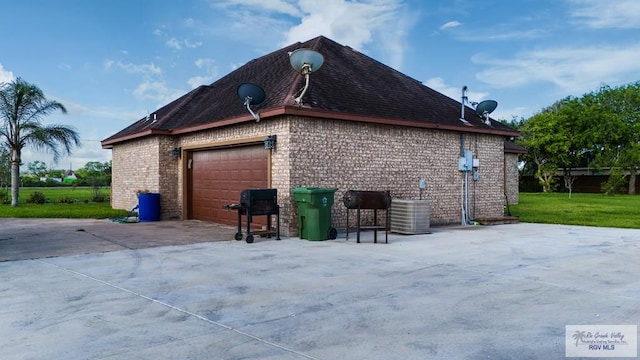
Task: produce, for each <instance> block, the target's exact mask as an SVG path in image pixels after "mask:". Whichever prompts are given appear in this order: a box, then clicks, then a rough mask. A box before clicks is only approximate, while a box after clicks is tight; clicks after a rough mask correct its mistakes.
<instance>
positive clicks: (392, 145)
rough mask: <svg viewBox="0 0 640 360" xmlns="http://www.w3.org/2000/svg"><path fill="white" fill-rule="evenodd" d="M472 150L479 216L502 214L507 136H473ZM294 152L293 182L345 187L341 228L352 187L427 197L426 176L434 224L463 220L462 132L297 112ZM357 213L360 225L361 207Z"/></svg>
mask: <svg viewBox="0 0 640 360" xmlns="http://www.w3.org/2000/svg"><path fill="white" fill-rule="evenodd" d="M465 149H466V150H472V151H473V152H474V155H475V156H476V157H478V158H479V160H480V167H479V175H480V179H479V181H477V182H473V181H472V180H471V176H470V181H469V183H470V205H471V206H470V208H471V209H470V213H471V215H472V217H474V218H481V217H495V216H502V213H503V198H504V196H503V191H504V190H503V189H504V184H503V179H504V175H503V167H504V165H503V164H504V153H503V138H502V137H500V136H489V135H479V134H466V135H465ZM290 150H291V188H295V187H298V186H311V187H313V186H318V187H336V188H338V191H337V192H336V195H335V205H334V207H333V220H332V221H333V223H334V226H335V227H338V228H344V227H345V226H346V211H347V210H346V208H345V207H344V205H343V204H342V197H343V195H344V193H345V191H347V190H390V191H391V196H392V198H398V199H419V187H418V183H419V179H421V178H424V179H426V180H427V189H426V191H425V192H424V193H423V198H424V199H429V200H431V223H432V224H434V225H441V224H451V223H458V222H460V221H461V203H462V195H463V192H462V189H463V173H461V172H460V171H458V158H459V156H460V134H459V133H456V132H451V131H440V130H432V129H418V128H407V127H400V126H391V125H377V124H363V123H356V122H347V121H335V120H321V119H305V118H296V119H293V120H292V123H291V139H290ZM474 204H475V205H474ZM367 213H368V214H369V218H368V219H365V220H366V221H371V219H372V215H371V214H372V212H371V211H368V212H367ZM292 215H293V214H292ZM350 216H351V219H352V220H351V221H352V224H354V222H353V219H354V217H355V211H352V214H351V215H350ZM293 220H294V219H292V221H293ZM380 220H381V221H384V217H380Z"/></svg>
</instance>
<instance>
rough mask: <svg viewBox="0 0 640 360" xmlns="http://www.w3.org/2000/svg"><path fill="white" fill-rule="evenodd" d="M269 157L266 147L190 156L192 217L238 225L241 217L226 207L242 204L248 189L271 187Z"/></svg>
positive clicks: (188, 189)
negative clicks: (242, 198)
mask: <svg viewBox="0 0 640 360" xmlns="http://www.w3.org/2000/svg"><path fill="white" fill-rule="evenodd" d="M268 155H269V151H267V150H265V149H264V146H263V145H257V146H256V145H252V146H242V147H233V148H223V149H215V150H203V151H193V152H190V153H188V157H187V161H188V163H187V167H188V169H187V174H188V179H187V192H188V201H189V202H188V217H189V218H190V219H198V220H204V221H212V222H216V223H221V224H230V225H235V224H237V222H238V213H237V212H236V211H231V210H224V209H223V208H222V207H223V206H224V205H227V204H232V203H238V201H239V200H240V192H241V191H242V190H244V189H251V188H253V189H259V188H266V187H268V181H269V180H268V179H269V172H268V171H269V169H268ZM189 162H190V163H191V164H190V166H189ZM189 167H190V168H189Z"/></svg>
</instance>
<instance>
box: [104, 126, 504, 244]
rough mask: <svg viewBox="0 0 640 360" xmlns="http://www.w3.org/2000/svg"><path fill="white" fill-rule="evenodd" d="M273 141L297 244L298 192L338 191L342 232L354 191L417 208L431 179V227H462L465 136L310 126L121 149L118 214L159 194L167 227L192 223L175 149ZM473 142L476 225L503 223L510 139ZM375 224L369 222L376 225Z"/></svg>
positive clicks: (115, 191)
mask: <svg viewBox="0 0 640 360" xmlns="http://www.w3.org/2000/svg"><path fill="white" fill-rule="evenodd" d="M273 134H275V135H277V136H278V139H277V145H276V149H275V150H273V151H272V153H271V184H270V186H271V187H274V188H277V189H278V202H279V204H280V207H281V230H282V233H283V234H284V235H286V236H294V235H297V209H296V205H295V202H294V201H293V198H292V196H291V191H292V189H294V188H296V187H301V186H304V187H335V188H338V190H337V192H336V194H335V203H334V206H333V212H332V216H333V220H332V221H333V226H335V227H337V228H344V227H345V226H346V209H345V207H344V205H343V204H342V197H343V195H344V192H345V191H347V190H352V189H353V190H390V191H391V196H392V197H393V198H399V199H418V198H419V188H418V181H419V179H421V178H425V179H426V180H427V189H426V191H425V192H424V193H423V198H424V199H429V200H431V224H433V225H441V224H453V223H459V222H460V219H461V203H462V186H463V175H462V173H461V172H459V171H458V158H459V155H460V134H459V133H457V132H452V131H441V130H432V129H417V128H406V127H400V126H391V125H378V124H366V123H357V122H349V121H338V120H324V119H312V118H301V117H288V118H279V119H265V120H263V121H260V122H259V123H255V122H249V123H244V124H238V125H233V126H229V127H223V128H218V129H215V130H208V131H201V132H197V133H192V134H186V135H183V136H181V137H179V138H178V137H176V138H171V137H166V136H155V137H149V138H143V139H140V140H135V141H128V142H124V143H121V144H117V145H115V146H114V147H113V181H112V206H113V207H114V208H118V209H130V208H132V207H133V206H135V204H136V203H137V199H136V191H137V190H149V191H152V192H160V197H161V207H162V218H163V219H170V218H184V216H185V210H186V209H183V203H184V196H185V191H186V189H185V186H184V180H185V179H184V168H185V164H184V161H185V159H184V158H182V159H174V158H173V157H172V156H171V150H172V149H173V148H174V147H178V146H179V147H182V148H183V149H185V150H194V149H206V148H211V147H215V146H216V145H218V144H221V143H228V142H236V141H237V142H242V141H243V140H247V139H255V138H261V137H266V136H268V135H273ZM464 137H465V149H467V150H472V151H473V152H474V154H475V156H476V157H478V158H479V160H480V167H479V175H480V180H479V181H478V182H473V181H471V180H470V203H471V209H470V212H471V214H472V217H476V218H481V217H495V216H502V213H503V204H504V195H503V193H504V161H505V160H504V152H503V138H502V137H501V136H490V135H479V134H466V135H465V136H464ZM510 201H511V200H510ZM353 213H354V214H353V215H355V211H354V212H353ZM370 215H371V214H368V215H367V216H369V218H366V217H365V220H370V218H371V216H370ZM352 219H353V217H352ZM380 220H381V221H384V217H383V216H381V217H380Z"/></svg>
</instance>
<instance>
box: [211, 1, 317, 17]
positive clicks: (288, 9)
mask: <svg viewBox="0 0 640 360" xmlns="http://www.w3.org/2000/svg"><path fill="white" fill-rule="evenodd" d="M323 5H324V4H323ZM214 6H216V7H222V8H229V7H233V6H243V7H247V8H250V9H253V10H254V11H259V12H276V13H279V14H285V15H290V16H294V17H299V16H300V15H301V13H300V10H299V8H298V7H297V6H295V5H294V4H292V3H291V2H290V1H284V0H227V1H219V2H216V4H214Z"/></svg>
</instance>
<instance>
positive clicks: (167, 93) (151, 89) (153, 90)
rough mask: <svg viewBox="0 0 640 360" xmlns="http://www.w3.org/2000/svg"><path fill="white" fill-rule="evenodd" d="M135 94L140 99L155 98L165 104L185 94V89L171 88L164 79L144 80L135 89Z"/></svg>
mask: <svg viewBox="0 0 640 360" xmlns="http://www.w3.org/2000/svg"><path fill="white" fill-rule="evenodd" d="M133 95H134V96H135V97H136V99H138V100H153V101H157V102H158V103H159V104H162V105H165V104H167V103H169V102H171V101H173V100H175V99H177V98H178V97H180V96H182V95H184V91H182V90H178V89H171V88H169V87H168V86H167V84H166V83H165V82H164V81H144V82H142V83H140V84H138V87H136V89H135V90H133Z"/></svg>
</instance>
